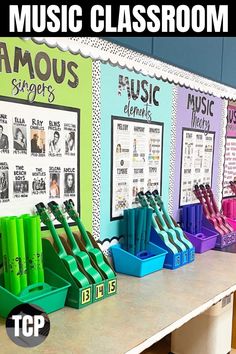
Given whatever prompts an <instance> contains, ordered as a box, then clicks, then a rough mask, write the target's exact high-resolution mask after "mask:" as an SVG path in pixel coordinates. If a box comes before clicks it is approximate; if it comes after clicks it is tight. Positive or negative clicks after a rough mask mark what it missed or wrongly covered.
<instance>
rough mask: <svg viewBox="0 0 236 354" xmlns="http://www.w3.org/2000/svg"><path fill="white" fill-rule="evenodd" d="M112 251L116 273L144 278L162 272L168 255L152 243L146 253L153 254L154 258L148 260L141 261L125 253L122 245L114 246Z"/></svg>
mask: <svg viewBox="0 0 236 354" xmlns="http://www.w3.org/2000/svg"><path fill="white" fill-rule="evenodd" d="M110 250H111V253H112V258H113V262H114V267H115V271H116V272H118V273H124V274H128V275H133V276H135V277H143V276H145V275H147V274H150V273H153V272H156V271H158V270H161V269H162V268H163V265H164V261H165V257H166V254H167V251H165V250H164V249H163V248H160V247H158V246H156V245H154V243H152V242H149V243H148V246H147V249H146V251H148V252H150V253H152V254H153V256H152V257H150V258H146V259H140V258H138V257H136V256H134V255H133V254H131V253H129V252H127V251H125V250H124V249H123V248H122V246H121V245H120V244H117V245H114V246H112V247H111V248H110Z"/></svg>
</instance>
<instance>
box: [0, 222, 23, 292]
mask: <svg viewBox="0 0 236 354" xmlns="http://www.w3.org/2000/svg"><path fill="white" fill-rule="evenodd" d="M3 223H5V230H6V239H7V256H8V264H9V281H10V289H11V293H12V294H14V295H19V294H20V292H21V283H20V268H19V254H18V242H17V229H16V218H15V217H12V218H7V219H5V220H4V221H3Z"/></svg>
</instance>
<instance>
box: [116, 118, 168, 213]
mask: <svg viewBox="0 0 236 354" xmlns="http://www.w3.org/2000/svg"><path fill="white" fill-rule="evenodd" d="M112 120H113V124H112V131H113V132H112V139H113V144H112V149H113V152H112V154H113V155H112V156H113V160H112V161H113V166H112V179H111V180H112V218H118V217H120V216H122V215H123V210H124V209H127V208H131V207H134V206H136V204H137V198H136V196H137V193H138V192H140V191H143V192H146V191H148V190H149V191H151V192H152V191H153V190H155V189H157V190H159V191H160V190H161V173H162V141H163V124H162V123H147V122H144V121H140V120H139V121H138V120H137V121H135V120H126V119H122V118H119V117H116V118H115V117H113V118H112Z"/></svg>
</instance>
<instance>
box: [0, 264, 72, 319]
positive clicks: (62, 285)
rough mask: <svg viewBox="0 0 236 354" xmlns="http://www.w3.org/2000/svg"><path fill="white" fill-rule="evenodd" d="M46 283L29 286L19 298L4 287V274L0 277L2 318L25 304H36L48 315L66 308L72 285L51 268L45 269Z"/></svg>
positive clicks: (0, 314) (0, 310) (0, 313)
mask: <svg viewBox="0 0 236 354" xmlns="http://www.w3.org/2000/svg"><path fill="white" fill-rule="evenodd" d="M44 274H45V283H38V284H34V285H30V286H28V287H27V288H26V289H25V290H23V291H22V293H21V294H20V295H19V296H15V295H13V294H12V293H10V292H9V291H8V290H6V289H5V288H4V287H3V274H1V275H0V316H1V317H4V318H6V317H7V315H8V314H9V312H10V311H11V310H12V309H13V308H14V307H16V306H18V305H21V304H23V303H29V304H35V305H38V306H39V307H41V308H42V309H43V310H44V311H45V312H46V313H51V312H54V311H57V310H59V309H61V308H63V307H64V306H65V301H66V296H67V291H68V288H69V286H70V284H69V283H68V282H67V281H66V280H64V279H62V278H61V277H60V276H59V275H57V274H55V273H54V272H52V271H51V270H50V269H49V268H45V269H44Z"/></svg>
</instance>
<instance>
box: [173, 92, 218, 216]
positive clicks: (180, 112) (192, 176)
mask: <svg viewBox="0 0 236 354" xmlns="http://www.w3.org/2000/svg"><path fill="white" fill-rule="evenodd" d="M223 112H224V101H223V100H222V99H220V98H217V97H214V96H211V95H205V94H204V93H202V92H199V91H194V90H191V89H185V88H180V87H178V89H177V112H176V122H177V124H176V148H175V151H176V154H175V170H174V176H175V183H174V185H175V195H174V196H173V216H174V218H175V219H176V220H179V208H180V207H181V206H183V205H188V204H193V203H197V202H198V201H197V199H196V198H195V196H194V194H193V192H192V190H193V187H194V184H197V183H198V184H201V183H210V184H211V185H212V188H213V191H214V192H215V193H216V194H217V200H218V194H219V191H220V189H221V188H220V180H221V176H220V174H221V171H222V170H221V168H220V167H219V165H220V164H222V163H223V161H222V151H223V149H224V129H222V128H223V127H222V121H223V119H222V115H223Z"/></svg>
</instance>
